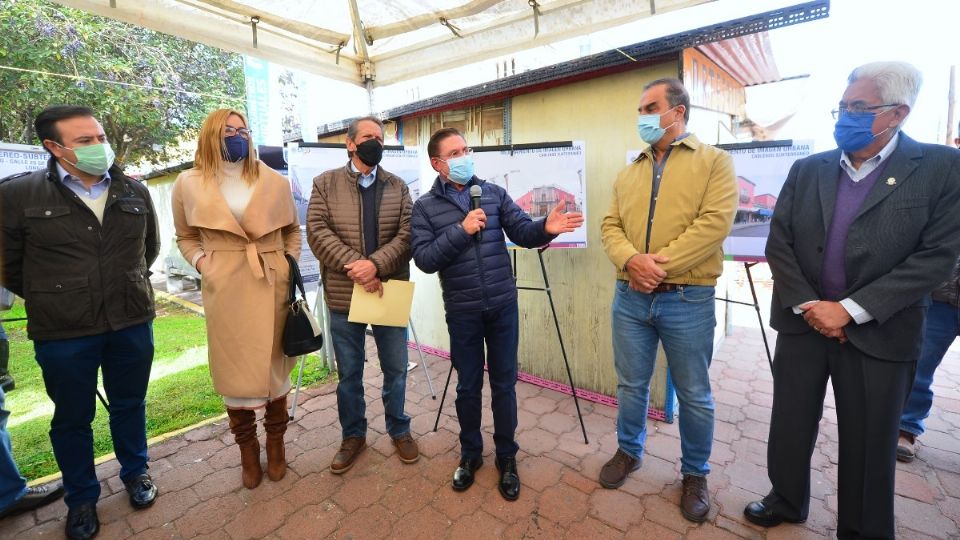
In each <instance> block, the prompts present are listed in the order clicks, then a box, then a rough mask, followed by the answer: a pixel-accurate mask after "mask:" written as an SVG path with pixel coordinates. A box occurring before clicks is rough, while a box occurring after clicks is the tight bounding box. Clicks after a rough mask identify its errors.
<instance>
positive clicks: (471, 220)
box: [463, 185, 487, 241]
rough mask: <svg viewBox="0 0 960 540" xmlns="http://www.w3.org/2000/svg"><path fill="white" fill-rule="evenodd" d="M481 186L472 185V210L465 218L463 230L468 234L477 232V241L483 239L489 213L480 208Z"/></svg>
mask: <svg viewBox="0 0 960 540" xmlns="http://www.w3.org/2000/svg"><path fill="white" fill-rule="evenodd" d="M482 192H483V190H482V189H481V188H480V186H476V185H474V186H470V212H469V213H468V214H467V217H466V218H464V220H463V230H465V231H467V234H471V235H472V234H476V237H477V241H480V240H483V228H484V227H486V226H487V214H485V213H484V212H483V209H482V208H480V195H481V194H482Z"/></svg>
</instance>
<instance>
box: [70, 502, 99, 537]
mask: <svg viewBox="0 0 960 540" xmlns="http://www.w3.org/2000/svg"><path fill="white" fill-rule="evenodd" d="M65 532H66V533H67V538H69V539H70V540H89V539H90V538H93V537H94V536H96V535H97V533H98V532H100V520H99V519H98V518H97V505H96V503H86V504H81V505H80V506H74V507H73V508H71V509H70V510H69V511H68V512H67V529H66V531H65Z"/></svg>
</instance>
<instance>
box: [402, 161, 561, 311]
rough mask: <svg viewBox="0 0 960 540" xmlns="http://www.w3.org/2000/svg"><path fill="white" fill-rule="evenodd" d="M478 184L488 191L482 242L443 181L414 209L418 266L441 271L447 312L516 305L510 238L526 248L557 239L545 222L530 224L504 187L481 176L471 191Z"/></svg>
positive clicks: (482, 202)
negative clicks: (467, 224) (466, 227)
mask: <svg viewBox="0 0 960 540" xmlns="http://www.w3.org/2000/svg"><path fill="white" fill-rule="evenodd" d="M473 185H478V186H480V187H481V189H482V190H483V191H482V195H481V197H480V207H481V208H483V211H484V212H485V213H486V214H487V226H486V228H484V229H483V238H482V240H480V241H477V240H476V238H475V237H474V236H471V235H469V234H467V232H466V231H465V230H464V229H463V226H462V224H461V222H462V221H463V219H464V218H465V217H466V215H467V213H466V212H465V211H464V210H463V209H462V208H461V207H460V206H458V205H457V203H455V202H454V201H453V200H452V199H450V198H448V197H447V196H446V195H445V194H444V188H443V181H442V180H441V179H440V178H439V177H438V178H437V179H436V181H435V182H434V183H433V187H432V188H431V189H430V191H429V192H428V193H426V194H424V195H423V196H422V197H420V198H419V199H417V202H416V203H415V204H414V205H413V217H412V218H411V227H412V229H413V243H412V246H411V247H412V250H413V261H414V263H416V265H417V268H419V269H420V270H422V271H424V272H426V273H428V274H432V273H434V272H440V285H441V287H442V289H443V303H444V306H445V307H446V310H447V313H457V312H464V311H474V310H487V309H496V308H499V307H502V306H504V305H506V304H508V303H510V302H515V301H516V299H517V286H516V280H515V279H514V277H513V271H512V269H511V266H510V255H509V254H508V253H507V245H506V242H505V239H504V234H506V237H507V238H509V239H510V240H511V241H512V242H513V243H514V244H516V245H518V246H521V247H526V248H534V247H540V246H543V245H546V244H548V243H550V241H552V240H553V239H554V238H556V235H551V234H548V233H547V232H546V231H545V230H544V220H543V219H538V220H536V221H534V220H532V219H530V216H529V215H527V213H526V212H524V211H523V210H521V209H520V207H519V206H517V204H516V203H515V202H513V199H511V198H510V195H508V194H507V192H506V190H504V189H503V188H502V187H500V186H498V185H496V184H493V183H490V182H486V181H484V180H481V179H479V178H477V177H476V176H474V177H473V179H472V180H470V182H469V183H468V184H467V188H466V189H470V186H473Z"/></svg>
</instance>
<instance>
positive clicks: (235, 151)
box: [223, 135, 250, 163]
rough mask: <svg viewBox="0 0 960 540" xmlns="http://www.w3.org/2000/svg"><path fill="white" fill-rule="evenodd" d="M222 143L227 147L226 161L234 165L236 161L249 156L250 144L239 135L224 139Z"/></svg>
mask: <svg viewBox="0 0 960 540" xmlns="http://www.w3.org/2000/svg"><path fill="white" fill-rule="evenodd" d="M223 143H224V144H225V145H226V147H227V156H226V160H227V161H231V162H234V163H236V162H237V161H241V160H243V159H246V158H247V155H249V154H250V142H249V141H247V140H246V139H244V138H243V137H241V136H240V135H234V136H232V137H224V139H223Z"/></svg>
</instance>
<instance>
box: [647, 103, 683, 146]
mask: <svg viewBox="0 0 960 540" xmlns="http://www.w3.org/2000/svg"><path fill="white" fill-rule="evenodd" d="M675 108H676V107H671V108H670V109H669V110H667V111H665V112H664V113H663V114H641V115H640V116H639V117H638V118H637V132H638V133H640V139H641V140H643V142H645V143H647V144H655V143H656V142H657V141H659V140H660V139H662V138H663V135H664V133H666V132H667V130H668V129H670V128H671V127H673V125H674V124H676V122H674V123H673V124H670V125H669V126H667V127H665V128H663V127H660V117H662V116H663V115H664V114H667V113H668V112H670V111H672V110H673V109H675Z"/></svg>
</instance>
